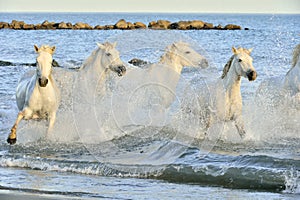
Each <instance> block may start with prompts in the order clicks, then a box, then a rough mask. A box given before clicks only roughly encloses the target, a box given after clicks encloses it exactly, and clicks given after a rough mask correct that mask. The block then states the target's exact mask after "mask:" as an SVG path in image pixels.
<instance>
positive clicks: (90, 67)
mask: <svg viewBox="0 0 300 200" xmlns="http://www.w3.org/2000/svg"><path fill="white" fill-rule="evenodd" d="M116 45H117V43H116V42H115V43H113V44H112V43H109V42H106V43H103V44H100V43H97V46H98V48H97V49H96V50H95V51H93V52H92V54H91V55H90V56H89V57H88V58H87V59H86V60H85V61H84V63H83V65H82V66H81V67H80V68H79V71H78V73H79V74H78V75H79V76H80V80H79V81H85V82H86V81H87V82H86V84H85V86H86V87H87V88H86V89H89V90H90V91H93V88H95V87H98V86H101V89H102V90H103V91H102V92H104V91H105V89H106V88H105V87H102V86H103V85H104V82H105V81H106V80H108V77H109V74H110V72H111V71H112V72H115V73H117V75H118V76H122V75H124V74H125V73H126V67H125V65H124V63H123V61H121V59H120V55H119V51H118V50H117V49H116V48H115V47H116ZM95 82H97V84H95ZM102 95H103V93H102Z"/></svg>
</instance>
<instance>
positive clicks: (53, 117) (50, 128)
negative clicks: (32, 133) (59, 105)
mask: <svg viewBox="0 0 300 200" xmlns="http://www.w3.org/2000/svg"><path fill="white" fill-rule="evenodd" d="M55 120H56V112H52V113H51V114H50V115H49V127H48V131H47V137H49V136H50V135H52V130H53V126H54V123H55Z"/></svg>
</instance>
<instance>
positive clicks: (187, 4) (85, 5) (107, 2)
mask: <svg viewBox="0 0 300 200" xmlns="http://www.w3.org/2000/svg"><path fill="white" fill-rule="evenodd" d="M0 12H209V13H217V12H222V13H298V14H300V0H151V1H150V0H0Z"/></svg>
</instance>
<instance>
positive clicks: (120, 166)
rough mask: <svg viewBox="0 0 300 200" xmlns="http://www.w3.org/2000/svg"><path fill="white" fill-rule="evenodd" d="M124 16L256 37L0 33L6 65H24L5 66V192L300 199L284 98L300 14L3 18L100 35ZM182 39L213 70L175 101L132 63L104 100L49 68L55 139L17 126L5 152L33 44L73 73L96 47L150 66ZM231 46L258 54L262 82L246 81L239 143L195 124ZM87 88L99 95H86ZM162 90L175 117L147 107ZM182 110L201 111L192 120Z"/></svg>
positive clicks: (224, 131)
mask: <svg viewBox="0 0 300 200" xmlns="http://www.w3.org/2000/svg"><path fill="white" fill-rule="evenodd" d="M121 18H125V19H126V20H128V21H132V22H135V21H142V22H144V23H148V22H149V21H152V20H157V19H167V20H170V21H179V20H193V19H201V20H203V21H208V22H212V23H214V24H216V25H217V24H223V25H225V24H229V23H235V24H240V25H241V26H242V27H247V28H250V30H248V31H245V30H242V31H216V30H205V31H204V30H203V31H193V30H191V31H170V30H168V31H151V30H142V31H141V30H135V31H120V30H105V31H104V30H103V31H98V30H97V31H96V30H95V31H84V30H80V31H79V30H59V31H44V30H41V31H14V30H3V29H2V30H0V42H1V46H0V52H1V53H0V60H6V61H10V62H13V63H17V65H16V66H1V67H0V82H1V85H0V94H1V96H0V98H1V101H0V125H1V126H0V139H1V141H2V142H0V174H1V180H0V188H1V189H2V190H11V191H15V190H18V191H23V192H27V193H33V194H40V195H49V196H50V197H51V196H54V197H59V198H63V197H65V198H67V197H73V198H75V197H79V198H94V197H97V198H111V199H149V198H150V199H151V198H153V199H174V198H177V199H189V198H190V199H202V198H207V199H208V198H224V197H226V198H228V199H265V198H277V199H288V198H295V199H296V198H297V197H299V196H298V195H299V187H300V186H299V182H300V181H299V180H300V179H299V173H300V172H299V170H300V161H299V158H300V157H299V155H300V146H299V142H300V138H299V130H300V127H299V126H300V125H299V124H300V123H299V121H300V113H299V110H300V109H299V104H298V103H297V102H295V101H293V99H292V98H291V97H289V96H288V95H287V94H285V93H280V90H278V87H279V86H280V84H281V82H282V80H283V79H284V76H285V74H286V72H287V71H288V70H289V68H290V66H291V54H292V50H293V48H294V47H295V46H296V45H297V44H298V43H299V41H300V39H299V32H300V29H299V27H298V26H295V24H296V22H298V21H299V20H300V17H299V15H291V16H289V15H191V14H189V15H183V14H176V15H175V14H174V15H172V14H165V15H162V14H160V15H156V14H149V15H142V14H125V15H121V14H47V15H44V14H0V21H7V22H10V21H11V20H12V19H17V20H24V21H25V22H26V23H41V22H43V21H44V20H46V19H47V20H49V21H55V22H60V21H65V22H72V23H75V22H78V21H82V22H87V23H89V24H91V25H96V24H101V25H104V24H114V23H115V22H116V21H118V20H119V19H121ZM178 40H181V41H185V42H188V43H190V44H191V45H192V47H193V48H194V49H195V50H197V51H198V52H199V53H201V54H202V55H204V56H205V57H206V58H207V59H208V60H209V64H210V67H209V68H208V69H198V68H197V69H191V68H185V69H184V70H183V73H182V76H181V79H180V81H179V84H178V87H177V89H176V91H170V90H168V88H166V87H163V88H162V86H161V85H157V84H153V83H151V84H150V83H147V82H146V81H145V82H143V80H141V75H139V73H136V72H135V71H134V70H137V69H136V68H134V67H133V66H130V65H129V64H128V66H127V68H128V72H127V74H126V75H125V76H124V77H118V76H117V75H115V74H111V76H110V77H109V80H108V81H107V82H106V84H105V87H106V93H105V95H101V94H100V95H99V94H98V93H97V91H98V90H99V89H100V91H101V87H103V86H99V85H97V82H98V81H99V80H91V79H90V77H84V78H83V79H78V76H77V75H76V74H77V73H78V72H76V71H75V70H68V71H66V69H62V68H58V69H54V75H55V76H56V77H57V79H58V83H59V85H60V86H61V90H62V94H63V95H62V97H63V100H62V104H61V107H60V110H59V111H58V114H57V121H56V125H55V131H54V135H53V137H51V138H50V139H48V140H46V139H45V138H44V137H45V134H46V126H47V123H46V121H30V122H22V123H21V124H20V127H19V131H18V142H17V144H16V145H15V146H9V145H8V144H6V141H5V140H6V137H7V135H8V133H9V130H10V128H11V126H12V124H13V123H14V120H15V117H16V115H17V112H18V110H17V107H16V103H15V98H14V93H15V88H16V85H17V82H18V79H19V78H20V77H21V75H22V74H23V73H24V72H26V71H27V70H32V69H34V68H33V67H27V66H24V65H22V63H34V62H35V56H36V55H35V54H34V50H33V44H38V45H41V44H51V45H55V46H56V47H57V51H56V52H55V54H54V59H55V60H56V61H58V63H59V64H60V65H62V66H63V67H64V68H76V67H79V66H80V65H81V63H82V62H83V61H84V60H85V59H86V58H87V57H88V56H89V55H90V54H91V52H92V51H93V50H94V49H95V48H96V42H105V41H111V42H114V41H117V42H118V45H117V49H118V50H119V51H120V55H121V59H122V60H123V61H124V62H128V61H129V60H130V59H132V58H134V57H136V58H141V59H144V60H146V61H148V62H151V63H154V62H157V61H158V60H159V57H160V56H161V55H162V54H163V52H164V49H165V47H166V46H167V45H169V44H171V43H172V42H175V41H178ZM232 46H236V47H238V46H242V47H245V48H252V47H254V50H253V53H252V57H253V65H254V67H255V68H256V70H257V72H258V78H257V80H256V81H254V82H248V81H247V80H243V81H242V95H243V101H244V102H243V104H244V107H243V116H244V121H245V128H246V130H247V136H246V138H245V139H244V140H241V139H240V138H239V135H238V133H237V131H236V129H235V127H234V125H233V124H232V123H231V122H228V123H223V122H220V123H219V124H216V125H215V126H214V127H213V128H211V129H210V132H209V134H207V135H205V134H204V131H203V126H204V125H203V124H204V123H203V121H201V120H203V119H202V118H199V117H198V116H197V115H198V114H199V113H200V114H201V111H202V110H201V108H202V107H201V105H200V104H199V102H198V99H199V98H201V97H202V96H201V94H203V93H204V94H205V93H207V94H210V95H209V97H208V99H209V100H212V99H213V95H212V94H213V92H212V90H211V84H214V83H216V81H217V80H218V78H219V77H220V76H221V72H222V69H223V66H224V65H225V64H226V62H227V61H228V59H229V58H230V56H231V55H232V53H231V47H232ZM164 73H166V72H163V71H162V74H160V75H163V76H166V77H167V76H170V73H169V72H168V73H166V74H164ZM267 79H272V80H273V81H274V84H273V83H271V84H270V82H269V81H267V82H266V83H265V84H263V85H262V86H260V84H261V83H262V82H264V81H266V80H267ZM90 81H92V82H95V87H94V88H90V89H86V88H84V86H83V85H84V84H86V83H89V82H90ZM268 83H269V84H268ZM157 88H160V92H162V91H163V92H165V93H169V94H170V95H171V96H172V95H173V96H174V103H173V104H172V105H171V106H170V107H169V108H168V109H165V108H162V107H161V106H160V104H159V103H158V101H157V99H158V98H152V97H156V95H157V94H158V93H157ZM214 88H216V87H214ZM78 91H80V93H79V92H78ZM153 91H154V92H153ZM220 91H221V92H222V89H221V90H220ZM206 98H207V97H206ZM85 99H88V101H85ZM195 99H197V101H195ZM218 100H219V101H222V100H220V99H218ZM186 105H188V107H189V109H191V110H193V111H197V112H186V110H184V109H183V108H184V107H185V106H186ZM195 113H196V115H195Z"/></svg>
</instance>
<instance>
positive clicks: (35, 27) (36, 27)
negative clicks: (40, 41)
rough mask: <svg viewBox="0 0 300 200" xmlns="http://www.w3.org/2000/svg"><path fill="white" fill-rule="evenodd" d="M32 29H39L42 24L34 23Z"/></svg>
mask: <svg viewBox="0 0 300 200" xmlns="http://www.w3.org/2000/svg"><path fill="white" fill-rule="evenodd" d="M34 29H35V30H40V29H42V24H36V25H35V26H34Z"/></svg>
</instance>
